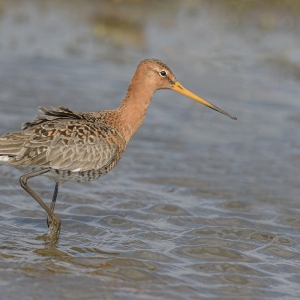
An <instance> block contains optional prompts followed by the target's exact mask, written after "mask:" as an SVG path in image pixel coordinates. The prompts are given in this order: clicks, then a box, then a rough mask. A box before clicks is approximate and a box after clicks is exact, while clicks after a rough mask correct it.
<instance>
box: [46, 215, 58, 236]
mask: <svg viewBox="0 0 300 300" xmlns="http://www.w3.org/2000/svg"><path fill="white" fill-rule="evenodd" d="M47 225H48V227H49V231H48V234H47V235H48V237H49V238H50V239H54V238H57V237H58V236H59V234H60V226H61V221H60V218H59V217H58V216H57V215H55V214H54V215H53V217H51V216H49V215H48V217H47Z"/></svg>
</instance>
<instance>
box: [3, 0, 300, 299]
mask: <svg viewBox="0 0 300 300" xmlns="http://www.w3.org/2000/svg"><path fill="white" fill-rule="evenodd" d="M299 11H300V9H299V2H298V1H293V2H291V1H275V2H273V1H214V3H213V4H212V3H211V1H188V2H186V3H182V2H181V1H164V2H163V3H161V1H151V4H150V2H146V1H144V2H143V1H136V2H135V1H92V0H90V1H47V4H46V3H41V2H40V1H33V0H32V1H24V2H19V1H5V2H1V18H0V36H1V39H0V90H1V93H0V106H1V109H0V128H1V133H5V132H9V131H17V130H19V129H20V126H21V124H22V122H24V121H30V120H32V119H33V118H34V116H35V115H36V114H37V113H38V112H37V107H38V106H47V107H49V106H59V105H62V106H66V107H69V108H70V109H72V110H75V111H95V110H100V109H111V108H115V107H117V106H118V105H119V103H120V101H121V100H122V98H123V97H124V95H125V92H126V88H127V86H128V84H129V82H130V79H131V76H132V74H133V73H134V71H135V68H136V65H137V63H138V62H139V61H140V60H141V59H144V58H146V57H157V58H160V59H162V60H163V61H165V62H166V63H167V64H168V65H169V66H170V68H171V69H172V70H173V72H174V73H175V74H176V76H177V78H178V80H179V81H180V82H181V83H182V84H183V85H185V86H186V87H188V88H189V89H191V90H192V91H194V92H196V93H198V94H199V95H200V96H202V97H204V98H206V99H207V100H209V101H211V102H212V103H214V104H215V105H217V106H219V107H221V108H223V109H224V110H226V111H228V112H229V113H231V114H233V115H235V116H237V118H238V121H233V120H231V119H229V118H227V117H225V116H224V115H221V114H218V113H216V112H214V111H212V110H210V109H208V108H206V107H203V106H200V105H199V104H197V103H195V102H194V101H192V100H190V99H187V98H184V97H183V96H181V95H179V94H176V93H174V92H172V91H158V92H157V93H156V94H155V97H154V99H153V103H152V104H151V106H150V108H149V111H148V114H147V118H146V120H145V123H144V124H143V126H142V127H141V129H140V130H139V132H138V133H137V134H136V136H135V137H134V139H133V140H132V142H131V143H130V144H129V146H128V148H127V150H126V152H125V154H124V157H123V158H122V160H121V162H120V163H119V164H118V166H117V167H115V169H113V170H112V171H111V172H110V173H109V174H108V175H106V176H104V177H103V178H101V179H100V180H97V181H94V182H91V183H87V184H75V183H67V184H65V185H64V186H63V187H62V188H61V189H60V191H59V196H58V202H57V205H56V212H57V214H58V215H59V216H60V217H61V219H62V232H61V235H60V239H59V241H58V243H57V244H56V245H51V244H49V243H47V241H45V239H44V234H45V233H46V232H47V227H46V214H45V213H44V211H43V210H42V208H41V207H39V205H38V204H37V203H36V202H35V201H34V200H33V199H32V198H31V197H30V196H29V195H27V194H26V193H25V192H24V191H23V190H22V188H21V187H20V186H19V183H18V178H19V177H20V175H21V174H20V173H19V171H17V170H14V169H12V168H8V167H1V168H0V189H1V197H0V229H1V230H0V241H1V243H0V268H1V272H0V286H1V293H0V294H1V296H0V298H1V299H208V298H212V299H298V298H299V296H300V275H299V274H300V264H299V261H300V260H299V259H300V248H299V244H300V236H299V228H300V215H299V213H300V202H299V180H300V171H299V170H300V169H299V163H300V152H299V149H300V140H299V134H298V130H297V129H298V127H299V124H300V117H299V112H300V106H299V97H300V88H299V78H300V76H299V74H300V73H299V70H300V68H299V66H300V55H299V46H300V45H299V41H300V39H299V32H300V31H299V29H300V28H299V21H298V20H299ZM31 186H32V187H33V189H34V190H36V191H37V192H38V193H39V194H40V195H41V197H42V198H43V199H45V201H46V202H47V203H50V201H51V200H50V199H51V197H52V193H53V189H54V183H53V182H51V181H49V180H47V179H46V178H42V177H41V178H38V179H33V180H32V181H31Z"/></svg>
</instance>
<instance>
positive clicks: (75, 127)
mask: <svg viewBox="0 0 300 300" xmlns="http://www.w3.org/2000/svg"><path fill="white" fill-rule="evenodd" d="M159 89H171V90H173V91H176V92H178V93H181V94H183V95H185V96H187V97H189V98H191V99H193V100H195V101H197V102H199V103H202V104H204V105H206V106H208V107H210V108H212V109H214V110H216V111H218V112H220V113H222V114H224V115H226V116H228V117H230V118H231V119H234V120H236V118H235V117H234V116H231V115H230V114H228V113H227V112H225V111H224V110H222V109H220V108H218V107H216V106H215V105H213V104H211V103H209V102H208V101H206V100H204V99H202V98H200V97H199V96H197V95H195V94H193V93H192V92H190V91H189V90H187V89H186V88H185V87H183V86H182V85H181V83H179V82H178V81H177V79H176V77H175V76H174V74H173V73H172V72H171V70H170V69H169V67H167V66H166V65H165V64H164V63H163V62H161V61H160V60H157V59H145V60H143V61H142V62H140V63H139V65H138V67H137V70H136V72H135V74H134V75H133V78H132V81H131V83H130V85H129V87H128V90H127V94H126V96H125V98H124V100H123V101H122V103H121V104H120V106H119V107H118V108H117V109H114V110H105V111H97V112H73V111H71V110H69V109H68V108H65V107H58V108H52V109H47V108H44V107H40V108H39V109H40V111H42V112H43V113H44V114H43V115H38V116H36V118H35V120H34V121H32V122H26V123H24V124H23V126H22V130H21V131H19V132H12V133H6V134H4V135H2V136H0V164H2V165H8V166H13V167H15V168H17V169H19V170H21V171H22V172H23V173H24V174H25V175H23V176H21V177H20V184H21V186H22V187H23V188H24V189H25V190H26V191H27V192H28V193H29V194H30V195H31V196H32V197H33V198H34V199H35V200H36V201H37V202H38V203H39V204H40V205H41V206H42V207H43V208H44V210H45V211H46V212H47V214H48V217H47V224H48V227H49V236H50V238H51V237H57V236H58V235H59V233H60V227H61V221H60V218H59V217H58V216H57V215H56V214H55V213H54V207H55V202H56V198H57V193H58V189H59V187H60V186H61V185H62V184H63V183H64V182H66V181H76V182H86V181H91V180H94V179H97V178H99V177H100V176H102V175H104V174H106V173H107V172H109V171H110V170H111V169H112V168H113V167H114V166H115V165H116V164H117V163H118V161H119V160H120V158H121V157H122V155H123V153H124V151H125V149H126V146H127V144H128V143H129V141H130V140H131V138H132V137H133V135H134V134H135V133H136V131H137V130H138V129H139V127H140V126H141V124H142V122H143V120H144V118H145V116H146V112H147V109H148V107H149V105H150V102H151V100H152V97H153V94H154V92H155V91H156V90H159ZM38 175H44V176H48V177H50V178H52V179H54V181H55V182H56V184H55V189H54V194H53V197H52V202H51V205H50V207H48V206H47V205H46V204H45V203H44V202H43V201H42V200H41V198H40V197H39V196H38V195H37V194H36V193H35V192H34V191H33V190H32V189H31V188H30V187H29V186H28V184H27V180H28V179H30V178H33V177H36V176H38Z"/></svg>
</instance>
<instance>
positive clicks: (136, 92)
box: [117, 70, 156, 142]
mask: <svg viewBox="0 0 300 300" xmlns="http://www.w3.org/2000/svg"><path fill="white" fill-rule="evenodd" d="M155 90H156V86H155V85H154V84H151V81H149V80H147V77H145V76H143V74H140V72H139V70H137V72H136V73H135V74H134V76H133V78H132V81H131V83H130V85H129V87H128V90H127V94H126V96H125V98H124V100H123V101H122V103H121V105H120V106H119V108H118V109H117V110H118V112H119V118H120V120H119V121H120V123H119V126H118V129H119V130H120V131H121V132H122V134H123V136H124V138H125V139H126V141H127V142H129V141H130V139H131V138H132V137H133V135H134V134H135V133H136V131H137V130H138V129H139V127H140V126H141V125H142V123H143V121H144V119H145V116H146V112H147V109H148V107H149V105H150V103H151V100H152V97H153V94H154V92H155Z"/></svg>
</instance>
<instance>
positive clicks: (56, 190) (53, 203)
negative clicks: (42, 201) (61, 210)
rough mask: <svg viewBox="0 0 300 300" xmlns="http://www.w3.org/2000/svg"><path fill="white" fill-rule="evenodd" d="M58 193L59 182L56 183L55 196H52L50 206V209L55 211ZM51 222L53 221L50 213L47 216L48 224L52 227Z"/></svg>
mask: <svg viewBox="0 0 300 300" xmlns="http://www.w3.org/2000/svg"><path fill="white" fill-rule="evenodd" d="M57 193H58V183H56V184H55V188H54V193H53V196H52V201H51V206H50V209H51V210H52V211H53V212H54V207H55V203H56V198H57ZM51 222H52V219H51V216H50V215H48V217H47V225H48V227H50V225H51Z"/></svg>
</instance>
